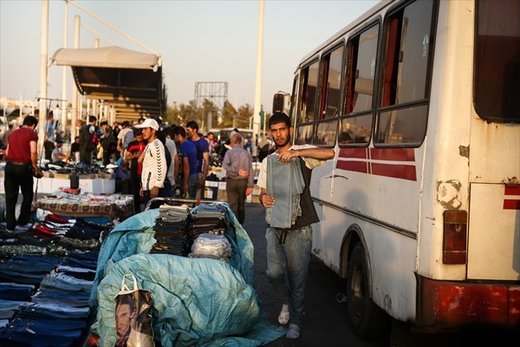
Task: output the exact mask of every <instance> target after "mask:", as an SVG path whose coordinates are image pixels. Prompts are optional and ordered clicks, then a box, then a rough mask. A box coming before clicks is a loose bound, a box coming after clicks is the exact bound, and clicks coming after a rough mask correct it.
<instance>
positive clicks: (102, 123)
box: [99, 120, 108, 126]
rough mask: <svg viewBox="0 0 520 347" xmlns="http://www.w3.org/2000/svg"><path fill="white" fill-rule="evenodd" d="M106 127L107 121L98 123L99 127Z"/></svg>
mask: <svg viewBox="0 0 520 347" xmlns="http://www.w3.org/2000/svg"><path fill="white" fill-rule="evenodd" d="M103 125H108V121H106V120H104V121H101V123H99V126H103Z"/></svg>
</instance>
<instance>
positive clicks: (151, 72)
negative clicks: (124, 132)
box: [51, 46, 166, 120]
mask: <svg viewBox="0 0 520 347" xmlns="http://www.w3.org/2000/svg"><path fill="white" fill-rule="evenodd" d="M51 64H55V65H61V66H70V67H71V68H72V73H73V75H74V81H75V83H76V86H77V88H78V91H79V92H80V93H81V94H83V95H85V96H86V97H87V98H89V99H98V100H103V102H104V103H105V104H108V105H110V106H113V107H114V109H115V111H116V120H135V119H138V118H140V117H155V118H157V117H159V116H162V115H163V114H164V112H165V110H166V90H165V87H164V85H163V81H162V67H161V57H160V56H158V55H156V54H150V53H141V52H136V51H131V50H128V49H125V48H121V47H116V46H112V47H103V48H81V49H73V48H71V49H69V48H62V49H59V50H57V51H56V53H54V55H53V56H52V58H51Z"/></svg>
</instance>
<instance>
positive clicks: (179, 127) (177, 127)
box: [173, 126, 186, 138]
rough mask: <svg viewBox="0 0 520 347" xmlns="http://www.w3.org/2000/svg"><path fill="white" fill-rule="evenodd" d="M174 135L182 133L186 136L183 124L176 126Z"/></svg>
mask: <svg viewBox="0 0 520 347" xmlns="http://www.w3.org/2000/svg"><path fill="white" fill-rule="evenodd" d="M173 134H174V135H181V136H182V137H183V138H185V137H186V129H184V128H183V127H181V126H176V127H175V129H173Z"/></svg>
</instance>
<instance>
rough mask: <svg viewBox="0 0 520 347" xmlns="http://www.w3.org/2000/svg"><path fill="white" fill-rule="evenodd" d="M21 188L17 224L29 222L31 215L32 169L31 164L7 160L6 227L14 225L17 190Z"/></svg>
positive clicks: (9, 228) (13, 226)
mask: <svg viewBox="0 0 520 347" xmlns="http://www.w3.org/2000/svg"><path fill="white" fill-rule="evenodd" d="M19 189H21V190H22V195H23V200H22V206H21V208H20V217H19V218H18V225H25V224H27V223H29V218H30V217H31V203H32V200H33V196H34V193H33V171H32V166H31V164H25V165H19V164H13V163H10V162H7V164H6V165H5V177H4V190H5V219H6V222H7V226H6V227H7V229H8V230H14V228H15V227H16V224H17V223H16V216H15V211H16V202H17V200H18V190H19Z"/></svg>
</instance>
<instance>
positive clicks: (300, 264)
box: [265, 225, 312, 325]
mask: <svg viewBox="0 0 520 347" xmlns="http://www.w3.org/2000/svg"><path fill="white" fill-rule="evenodd" d="M284 233H286V235H285V236H284V235H283V234H284ZM265 238H266V240H267V277H268V278H269V282H270V283H271V285H272V286H273V288H274V289H275V292H276V294H277V295H278V296H279V299H281V301H282V303H284V304H289V313H290V315H291V318H290V323H294V324H297V325H300V324H301V319H302V313H303V302H304V294H305V281H306V279H307V272H308V268H309V263H310V259H311V246H312V229H311V226H310V225H308V226H305V227H302V228H299V229H295V230H291V231H287V229H280V228H272V227H269V228H267V231H266V235H265ZM284 239H285V240H284Z"/></svg>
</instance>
